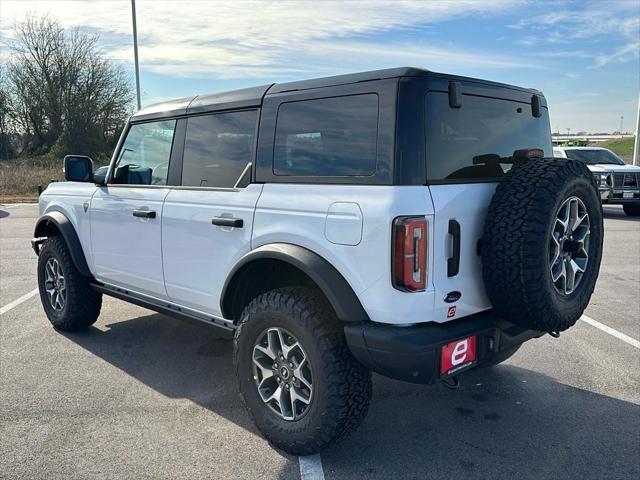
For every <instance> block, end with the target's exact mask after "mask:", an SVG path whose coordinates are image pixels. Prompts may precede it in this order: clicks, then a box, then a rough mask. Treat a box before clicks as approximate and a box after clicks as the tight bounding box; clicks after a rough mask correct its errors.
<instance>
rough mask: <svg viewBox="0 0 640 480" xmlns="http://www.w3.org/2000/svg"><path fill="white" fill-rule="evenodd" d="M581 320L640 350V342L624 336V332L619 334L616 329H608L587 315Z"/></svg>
mask: <svg viewBox="0 0 640 480" xmlns="http://www.w3.org/2000/svg"><path fill="white" fill-rule="evenodd" d="M580 320H582V321H583V322H586V323H588V324H589V325H591V326H592V327H596V328H599V329H600V330H602V331H603V332H606V333H608V334H609V335H612V336H614V337H616V338H618V339H620V340H622V341H623V342H626V343H628V344H629V345H631V346H632V347H636V348H639V349H640V341H638V340H636V339H635V338H633V337H630V336H629V335H626V334H624V333H622V332H619V331H618V330H615V329H613V328H611V327H608V326H606V325H605V324H603V323H600V322H598V321H597V320H594V319H593V318H591V317H587V316H586V315H582V317H580Z"/></svg>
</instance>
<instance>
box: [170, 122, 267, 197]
mask: <svg viewBox="0 0 640 480" xmlns="http://www.w3.org/2000/svg"><path fill="white" fill-rule="evenodd" d="M256 115H257V111H255V110H252V111H245V112H230V113H218V114H215V115H204V116H200V117H191V118H189V119H188V120H187V133H186V137H185V144H184V155H183V160H182V185H183V186H189V187H217V188H233V187H234V186H235V185H236V183H238V181H239V180H240V176H241V175H242V174H243V173H244V172H245V169H246V167H247V165H248V164H249V163H250V162H251V161H252V159H253V147H254V138H255V130H256Z"/></svg>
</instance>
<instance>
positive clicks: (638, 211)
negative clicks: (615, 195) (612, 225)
mask: <svg viewBox="0 0 640 480" xmlns="http://www.w3.org/2000/svg"><path fill="white" fill-rule="evenodd" d="M622 209H623V210H624V213H625V214H626V215H627V216H629V217H640V204H638V203H634V204H631V203H627V204H623V205H622Z"/></svg>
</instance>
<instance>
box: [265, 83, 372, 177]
mask: <svg viewBox="0 0 640 480" xmlns="http://www.w3.org/2000/svg"><path fill="white" fill-rule="evenodd" d="M377 138H378V95H376V94H362V95H351V96H343V97H332V98H320V99H312V100H302V101H297V102H289V103H283V104H281V105H280V107H279V108H278V115H277V120H276V136H275V144H274V155H273V173H274V174H275V175H282V176H285V175H290V176H305V177H313V176H315V177H344V176H370V175H373V174H374V173H375V171H376V149H377Z"/></svg>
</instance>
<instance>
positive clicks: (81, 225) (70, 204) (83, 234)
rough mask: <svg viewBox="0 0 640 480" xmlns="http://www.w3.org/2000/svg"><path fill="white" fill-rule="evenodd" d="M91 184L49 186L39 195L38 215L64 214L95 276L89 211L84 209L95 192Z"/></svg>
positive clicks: (55, 183) (57, 183) (65, 183)
mask: <svg viewBox="0 0 640 480" xmlns="http://www.w3.org/2000/svg"><path fill="white" fill-rule="evenodd" d="M96 189H97V188H96V186H95V185H94V184H92V183H80V182H54V183H51V184H49V186H48V187H47V188H46V190H45V191H44V192H43V193H42V195H40V200H39V210H40V215H44V214H46V213H50V212H60V213H62V214H64V215H65V216H66V217H67V218H68V219H69V221H70V222H71V224H72V225H73V228H74V229H75V231H76V233H77V234H78V239H79V240H80V245H82V250H83V253H84V256H85V258H86V260H87V265H88V266H89V270H91V272H92V273H94V274H95V269H94V265H93V261H92V260H93V256H92V255H91V227H90V224H89V216H90V213H89V209H88V208H87V211H85V209H84V206H83V205H84V204H85V202H87V204H90V202H91V197H92V196H93V194H94V192H95V191H96Z"/></svg>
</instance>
